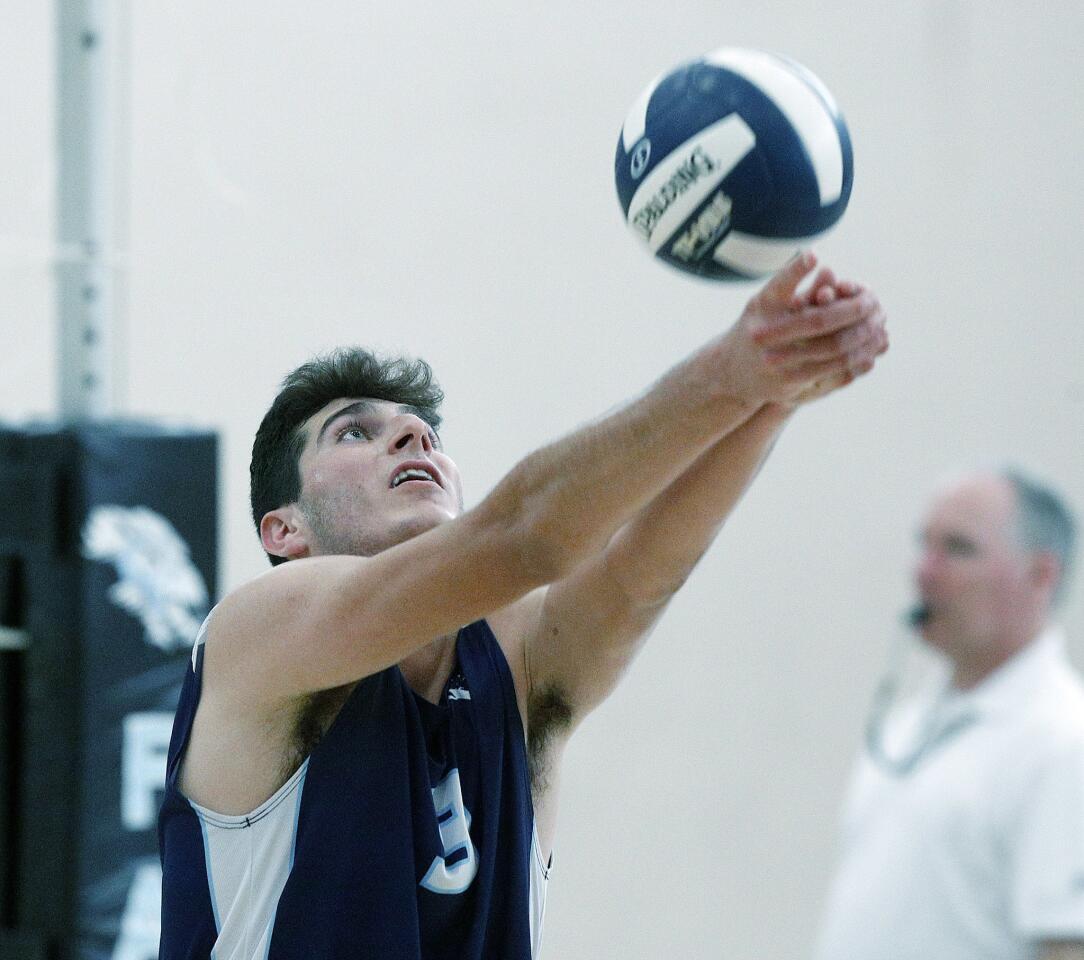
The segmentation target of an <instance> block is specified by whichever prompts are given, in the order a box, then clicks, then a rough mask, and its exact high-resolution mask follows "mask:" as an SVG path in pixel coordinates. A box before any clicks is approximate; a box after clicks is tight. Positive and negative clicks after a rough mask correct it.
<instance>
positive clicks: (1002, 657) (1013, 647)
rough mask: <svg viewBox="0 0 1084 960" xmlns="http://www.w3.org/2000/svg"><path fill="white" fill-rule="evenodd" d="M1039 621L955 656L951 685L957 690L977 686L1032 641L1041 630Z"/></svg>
mask: <svg viewBox="0 0 1084 960" xmlns="http://www.w3.org/2000/svg"><path fill="white" fill-rule="evenodd" d="M1042 629H1043V626H1042V624H1041V623H1039V624H1036V625H1035V628H1034V629H1033V630H1030V631H1023V632H1021V633H1020V634H1018V635H1016V636H1015V637H1012V638H1010V639H1007V640H1005V641H1004V642H1002V643H1000V644H997V645H992V646H989V647H985V648H981V647H980V648H979V649H976V650H974V651H972V652H971V654H970V655H969V656H966V657H962V656H957V657H955V658H954V660H953V673H952V685H953V686H954V687H955V688H956V689H957V690H970V689H972V688H973V687H977V686H978V685H979V684H980V683H982V681H983V680H985V679H986V678H987V677H988V676H990V674H992V673H994V671H996V670H997V669H998V668H999V667H1001V666H1003V665H1004V664H1006V663H1008V662H1009V661H1010V660H1011V659H1012V658H1013V657H1015V656H1016V655H1017V654H1018V653H1020V651H1021V650H1023V649H1024V648H1025V647H1028V646H1030V645H1031V644H1032V642H1034V641H1035V640H1036V639H1037V638H1038V636H1039V634H1040V633H1041V632H1042Z"/></svg>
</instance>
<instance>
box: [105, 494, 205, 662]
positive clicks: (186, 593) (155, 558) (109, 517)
mask: <svg viewBox="0 0 1084 960" xmlns="http://www.w3.org/2000/svg"><path fill="white" fill-rule="evenodd" d="M83 556H84V557H86V558H87V559H88V560H100V561H102V562H107V563H111V564H112V565H113V567H114V568H115V569H116V571H117V582H116V583H114V584H113V586H111V587H110V588H109V599H110V600H112V601H113V603H115V604H116V605H117V606H118V607H120V608H121V609H122V610H126V611H127V612H128V613H130V614H132V616H134V617H137V618H138V619H139V620H140V621H141V622H142V624H143V631H144V638H145V639H146V641H147V642H148V643H150V644H153V645H154V646H156V647H159V648H160V649H162V650H179V649H183V648H187V647H189V646H191V644H192V638H193V637H195V635H196V632H197V631H198V630H199V627H200V623H201V622H202V621H203V618H204V617H205V616H206V614H207V607H208V600H207V587H206V585H205V584H204V582H203V577H202V576H201V575H200V572H199V570H197V569H196V567H195V565H194V564H193V563H192V559H191V557H190V556H189V552H188V544H187V543H185V541H184V540H183V539H182V538H181V535H180V534H179V533H177V531H176V530H175V529H174V528H173V525H172V524H171V523H170V522H169V521H168V520H167V519H166V518H165V517H163V516H162V515H161V514H158V513H155V512H154V511H153V510H149V509H147V508H146V507H120V506H115V505H112V504H108V505H103V506H99V507H95V508H94V509H93V510H92V511H91V513H90V516H89V517H88V518H87V522H86V524H85V525H84V526H83Z"/></svg>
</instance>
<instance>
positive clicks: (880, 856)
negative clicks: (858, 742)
mask: <svg viewBox="0 0 1084 960" xmlns="http://www.w3.org/2000/svg"><path fill="white" fill-rule="evenodd" d="M933 699H934V698H933V697H932V696H929V697H925V698H921V699H920V700H919V701H916V703H914V704H912V705H910V706H909V707H907V708H905V709H901V710H900V711H899V712H898V715H897V716H895V717H894V718H893V719H892V720H891V721H890V722H889V724H888V725H887V727H886V736H885V740H886V743H887V744H888V746H889V748H890V750H891V749H892V748H894V750H895V751H896V752H903V751H905V750H906V747H907V745H908V740H909V738H911V742H913V737H914V736H915V731H916V730H917V729H918V728H919V727H920V726H921V725H922V724H923V723H924V722H925V718H926V717H927V716H928V715H929V714H928V711H929V709H930V704H931V703H932V702H933ZM943 706H944V709H943V712H942V713H941V717H942V719H941V720H940V721H939V722H938V726H940V727H946V726H949V725H952V726H954V727H955V729H954V731H950V732H949V734H948V735H947V736H946V737H945V738H944V739H943V740H941V741H940V742H938V743H936V744H935V745H934V746H933V748H932V749H931V750H930V751H929V752H928V753H927V754H926V755H925V756H924V757H923V758H922V759H921V760H919V762H918V763H917V764H916V765H915V766H914V768H913V769H912V770H911V771H910V772H909V773H907V774H905V775H898V774H893V773H891V772H889V771H887V770H885V769H883V768H882V767H881V766H879V765H877V764H876V763H875V762H874V761H873V760H872V759H871V758H870V757H869V756H868V754H867V753H866V752H865V751H863V754H862V756H861V757H860V758H859V760H858V763H857V767H856V770H855V774H854V779H853V781H852V784H851V789H850V793H849V797H848V801H847V804H846V806H845V809H844V817H843V825H842V827H843V836H842V847H843V849H842V858H841V863H840V865H839V869H838V872H837V874H836V876H835V879H834V882H833V885H832V888H831V891H830V894H829V899H828V904H827V909H826V912H825V916H824V922H823V925H822V929H821V934H820V939H819V943H818V948H817V952H816V954H815V956H816V957H817V960H1027V958H1034V957H1036V956H1037V951H1038V944H1039V943H1040V942H1041V941H1043V940H1056V939H1082V940H1084V684H1082V683H1081V680H1080V679H1079V677H1078V676H1077V674H1076V672H1075V671H1074V670H1073V668H1072V667H1071V665H1070V664H1069V661H1068V659H1067V657H1066V655H1065V645H1064V640H1063V638H1062V636H1061V635H1060V633H1059V632H1058V631H1057V630H1054V629H1051V630H1048V631H1046V632H1045V633H1044V634H1042V635H1041V636H1040V637H1039V638H1037V639H1036V640H1035V641H1034V642H1033V643H1031V644H1029V645H1028V646H1027V647H1025V648H1024V649H1023V650H1022V651H1021V652H1020V653H1018V654H1017V655H1016V656H1014V657H1013V658H1012V659H1011V660H1009V661H1008V662H1006V663H1005V664H1003V665H1002V666H1001V667H1000V668H999V669H998V670H997V671H996V672H994V673H993V674H991V675H990V676H989V677H987V678H986V679H985V680H984V681H983V682H982V683H981V684H979V685H978V686H977V687H975V688H973V689H971V690H968V691H964V692H960V693H957V694H954V695H953V696H952V697H951V699H950V700H949V701H948V702H947V703H945V704H944V705H943Z"/></svg>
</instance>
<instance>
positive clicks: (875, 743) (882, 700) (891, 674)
mask: <svg viewBox="0 0 1084 960" xmlns="http://www.w3.org/2000/svg"><path fill="white" fill-rule="evenodd" d="M905 655H906V645H905V641H901V642H896V643H893V645H892V647H891V650H890V659H889V665H888V669H887V670H886V671H885V673H884V676H882V677H881V680H880V682H879V683H878V684H877V689H876V690H875V691H874V694H873V703H872V704H871V705H870V709H869V715H868V717H867V720H866V749H867V750H868V751H869V754H870V757H872V759H873V760H874V761H875V762H876V763H877V764H878V766H880V767H881V768H882V769H883V770H884V771H886V772H887V773H890V774H892V775H894V776H897V777H906V776H907V775H908V774H910V773H912V772H913V771H914V770H915V768H916V767H917V766H918V765H919V763H920V762H921V761H922V760H923V759H925V758H926V757H927V756H929V755H930V754H931V753H933V751H934V750H936V749H937V748H938V747H941V746H944V745H945V744H946V743H947V742H948V741H949V740H951V739H952V738H953V737H955V736H956V735H957V734H959V733H961V732H962V731H963V730H965V729H966V728H967V727H969V726H971V725H972V724H973V723H974V722H975V721H976V720H977V719H978V716H977V715H976V714H975V712H974V711H969V712H967V713H963V714H960V715H959V716H957V717H955V718H953V719H952V720H950V721H949V722H948V723H942V721H943V720H944V719H945V705H946V703H947V702H948V700H949V685H948V684H947V683H946V684H945V686H944V687H943V688H942V689H941V690H940V691H939V692H938V694H937V696H936V697H935V698H934V702H933V705H932V706H931V707H930V709H929V710H928V712H927V713H926V716H925V717H924V718H923V721H922V723H921V725H920V727H919V733H918V736H917V737H916V738H915V741H914V743H913V744H912V746H911V748H910V749H908V750H904V751H903V752H902V753H900V754H899V755H896V756H893V755H892V754H890V753H889V751H888V750H887V749H886V747H885V742H884V733H885V723H886V721H887V719H888V714H889V712H890V711H891V709H892V706H893V705H894V704H895V702H896V698H897V695H898V694H899V688H900V678H901V676H902V675H903V661H904V657H905Z"/></svg>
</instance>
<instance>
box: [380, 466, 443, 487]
mask: <svg viewBox="0 0 1084 960" xmlns="http://www.w3.org/2000/svg"><path fill="white" fill-rule="evenodd" d="M404 483H435V484H437V486H440V483H439V481H438V480H437V478H436V477H435V476H434V475H433V474H432V473H430V472H429V471H428V470H425V469H422V468H420V467H408V468H407V469H405V470H400V471H399V472H398V473H397V474H396V475H395V476H394V477H392V480H391V485H392V489H395V488H396V487H401V486H402V485H403V484H404Z"/></svg>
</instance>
